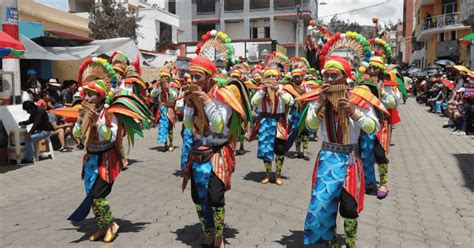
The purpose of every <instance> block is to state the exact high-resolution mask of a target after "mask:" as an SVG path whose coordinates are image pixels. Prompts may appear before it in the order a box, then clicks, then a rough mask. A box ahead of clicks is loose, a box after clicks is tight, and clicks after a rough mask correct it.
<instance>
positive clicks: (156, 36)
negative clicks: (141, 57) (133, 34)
mask: <svg viewBox="0 0 474 248" xmlns="http://www.w3.org/2000/svg"><path fill="white" fill-rule="evenodd" d="M103 1H108V0H68V3H69V12H72V13H75V14H76V15H79V16H82V17H86V18H88V17H89V13H88V12H89V11H90V9H91V7H92V5H93V4H94V3H99V2H103ZM117 2H118V3H121V4H123V5H124V6H126V7H127V8H128V9H131V10H136V11H138V15H139V16H140V17H142V20H141V21H140V23H139V25H140V27H139V29H138V38H137V42H138V44H137V46H138V47H139V48H140V49H143V50H149V51H155V50H156V47H157V45H158V44H159V43H160V42H161V43H176V42H177V41H178V28H179V24H180V23H179V17H178V16H177V15H176V0H118V1H117ZM189 2H190V1H189Z"/></svg>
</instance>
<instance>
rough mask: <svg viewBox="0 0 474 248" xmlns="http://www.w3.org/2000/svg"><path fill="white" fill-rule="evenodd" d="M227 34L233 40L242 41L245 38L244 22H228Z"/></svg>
mask: <svg viewBox="0 0 474 248" xmlns="http://www.w3.org/2000/svg"><path fill="white" fill-rule="evenodd" d="M247 32H248V31H247ZM225 33H227V35H229V37H230V38H231V39H240V38H242V37H244V21H239V22H226V23H225Z"/></svg>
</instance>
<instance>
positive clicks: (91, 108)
mask: <svg viewBox="0 0 474 248" xmlns="http://www.w3.org/2000/svg"><path fill="white" fill-rule="evenodd" d="M81 108H82V109H85V110H86V111H85V113H84V116H83V117H82V125H81V138H82V140H83V142H84V144H85V145H87V144H89V139H90V137H91V131H92V129H93V128H92V127H93V126H94V124H95V123H94V122H93V121H92V120H91V118H90V116H91V115H90V114H89V113H91V112H95V111H96V110H97V108H96V105H95V104H92V103H89V102H87V101H83V102H82V106H81Z"/></svg>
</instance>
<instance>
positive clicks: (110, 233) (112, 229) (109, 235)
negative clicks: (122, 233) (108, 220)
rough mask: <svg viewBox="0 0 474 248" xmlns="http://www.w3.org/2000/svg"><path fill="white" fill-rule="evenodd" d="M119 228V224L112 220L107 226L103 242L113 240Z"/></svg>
mask: <svg viewBox="0 0 474 248" xmlns="http://www.w3.org/2000/svg"><path fill="white" fill-rule="evenodd" d="M119 228H120V226H119V225H117V223H115V222H112V224H110V225H109V227H108V228H107V231H106V233H105V237H104V242H105V243H109V242H112V241H114V239H115V238H116V237H117V234H118V230H119Z"/></svg>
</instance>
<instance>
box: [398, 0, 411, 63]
mask: <svg viewBox="0 0 474 248" xmlns="http://www.w3.org/2000/svg"><path fill="white" fill-rule="evenodd" d="M414 9H415V1H414V0H404V1H403V24H402V25H403V30H402V36H403V38H402V39H401V40H400V51H399V52H400V56H401V60H400V61H399V63H400V64H401V63H403V64H409V63H410V57H411V53H412V43H413V41H412V40H413V35H414V30H415V20H414V19H415V13H414Z"/></svg>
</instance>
